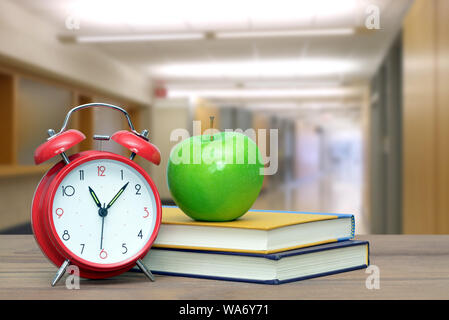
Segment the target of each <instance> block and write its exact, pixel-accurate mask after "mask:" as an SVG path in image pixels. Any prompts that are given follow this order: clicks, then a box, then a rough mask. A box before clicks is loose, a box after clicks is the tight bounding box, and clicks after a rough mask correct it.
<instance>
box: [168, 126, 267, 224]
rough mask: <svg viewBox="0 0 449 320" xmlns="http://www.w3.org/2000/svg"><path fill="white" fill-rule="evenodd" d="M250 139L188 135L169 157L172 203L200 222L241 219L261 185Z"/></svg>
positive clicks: (257, 156)
mask: <svg viewBox="0 0 449 320" xmlns="http://www.w3.org/2000/svg"><path fill="white" fill-rule="evenodd" d="M261 159H262V158H261V154H260V151H259V148H258V147H257V145H256V143H254V141H253V140H251V139H250V138H248V137H247V136H246V135H244V134H241V133H238V132H220V133H216V134H214V135H199V136H193V137H190V138H188V139H185V140H183V141H181V142H180V143H179V144H177V145H176V146H175V147H174V148H173V150H172V152H171V153H170V159H169V161H168V166H167V182H168V187H169V189H170V192H171V194H172V196H173V199H174V201H175V203H176V204H177V205H178V206H179V208H181V210H182V211H184V213H186V214H187V215H188V216H189V217H191V218H193V219H195V220H200V221H230V220H234V219H237V218H238V217H240V216H242V215H243V214H245V213H246V212H247V211H248V210H249V209H250V208H251V206H252V205H253V203H254V201H255V200H256V199H257V196H258V195H259V192H260V190H261V188H262V183H263V177H264V176H263V164H262V160H261Z"/></svg>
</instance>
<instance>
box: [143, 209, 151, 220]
mask: <svg viewBox="0 0 449 320" xmlns="http://www.w3.org/2000/svg"><path fill="white" fill-rule="evenodd" d="M143 211H145V212H146V213H147V214H146V215H145V216H143V218H148V216H149V215H150V212H149V211H148V208H147V207H144V208H143Z"/></svg>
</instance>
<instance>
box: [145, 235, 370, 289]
mask: <svg viewBox="0 0 449 320" xmlns="http://www.w3.org/2000/svg"><path fill="white" fill-rule="evenodd" d="M355 246H359V247H360V246H362V247H363V248H361V250H359V251H358V252H359V253H358V254H357V256H356V257H355V259H353V260H354V261H352V262H351V261H349V259H348V255H344V254H343V253H344V251H343V250H340V251H338V253H337V250H338V249H344V248H350V247H355ZM153 250H154V249H153ZM156 250H161V251H168V252H170V251H171V252H174V253H176V252H179V253H183V252H184V253H193V254H201V255H204V259H206V261H208V262H207V264H209V265H210V269H211V270H210V271H209V272H205V271H204V269H203V268H201V265H202V264H204V262H201V261H198V260H199V259H198V255H196V256H195V257H193V256H192V261H191V263H189V261H188V260H185V261H183V262H184V263H183V264H182V265H183V267H182V268H185V272H174V271H173V270H174V269H173V267H172V265H175V263H173V262H174V261H176V262H177V263H176V264H178V262H180V260H178V259H177V258H174V259H173V261H172V260H166V259H162V260H165V261H155V259H157V256H158V254H153V255H151V251H150V254H149V255H147V256H146V257H145V258H144V262H145V263H146V264H147V265H148V266H149V267H150V269H151V271H152V272H153V273H155V274H160V275H170V276H180V277H193V278H203V279H214V280H226V281H237V282H251V283H262V284H274V285H276V284H282V283H288V282H292V281H300V280H306V279H310V278H316V277H322V276H327V275H332V274H337V273H342V272H348V271H352V270H357V269H364V268H367V267H368V266H369V243H368V242H367V241H359V240H348V241H342V242H337V243H328V244H323V245H318V246H312V247H307V248H301V249H295V250H288V251H284V252H279V253H272V254H257V253H242V252H229V251H204V250H192V249H173V248H166V249H156ZM316 253H322V254H320V255H316ZM323 253H324V255H323ZM329 253H331V254H332V258H329V257H328V256H327V255H328V254H329ZM314 254H315V255H314ZM220 255H224V256H227V257H235V258H236V259H234V260H235V261H236V263H235V265H234V266H233V264H232V259H231V260H230V259H226V260H223V263H221V262H220V260H221V259H220V258H219V257H220ZM306 255H307V256H309V260H308V261H307V264H308V265H310V264H311V263H315V264H316V268H315V269H312V270H309V271H308V272H306V273H305V274H304V273H302V272H301V271H302V270H300V271H299V272H298V274H296V275H293V276H291V277H289V278H287V279H285V278H284V279H278V278H272V279H260V278H259V279H257V278H255V277H251V272H242V273H241V276H229V275H228V276H226V275H223V274H224V273H223V272H220V271H219V269H220V268H222V267H225V268H236V266H238V263H237V260H238V258H239V257H244V258H255V259H253V260H254V261H253V262H252V265H253V266H254V267H255V268H256V267H260V264H261V258H262V259H266V260H272V261H280V260H283V259H288V258H292V257H299V256H306ZM175 256H176V255H175ZM206 256H210V257H206ZM351 256H352V257H353V258H354V253H352V254H351ZM323 262H326V263H327V265H326V266H324V265H323V264H321V265H320V263H323ZM195 263H197V264H198V266H197V268H195V265H194V264H195ZM245 264H246V265H247V266H248V264H249V265H250V266H251V263H250V262H248V259H245ZM189 268H190V269H189ZM175 269H176V267H175ZM217 274H220V275H217ZM243 275H245V276H243Z"/></svg>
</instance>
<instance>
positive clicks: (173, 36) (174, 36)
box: [75, 33, 205, 43]
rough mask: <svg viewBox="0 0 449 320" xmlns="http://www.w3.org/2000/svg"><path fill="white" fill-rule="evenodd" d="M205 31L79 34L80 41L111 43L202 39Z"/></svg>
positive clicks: (77, 38)
mask: <svg viewBox="0 0 449 320" xmlns="http://www.w3.org/2000/svg"><path fill="white" fill-rule="evenodd" d="M204 37H205V36H204V34H203V33H167V34H141V35H138V34H136V35H112V36H78V37H75V40H76V42H79V43H110V42H145V41H170V40H200V39H204Z"/></svg>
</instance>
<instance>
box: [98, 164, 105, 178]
mask: <svg viewBox="0 0 449 320" xmlns="http://www.w3.org/2000/svg"><path fill="white" fill-rule="evenodd" d="M105 171H106V167H105V166H97V173H98V176H99V177H104V176H105V174H104V172H105Z"/></svg>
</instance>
